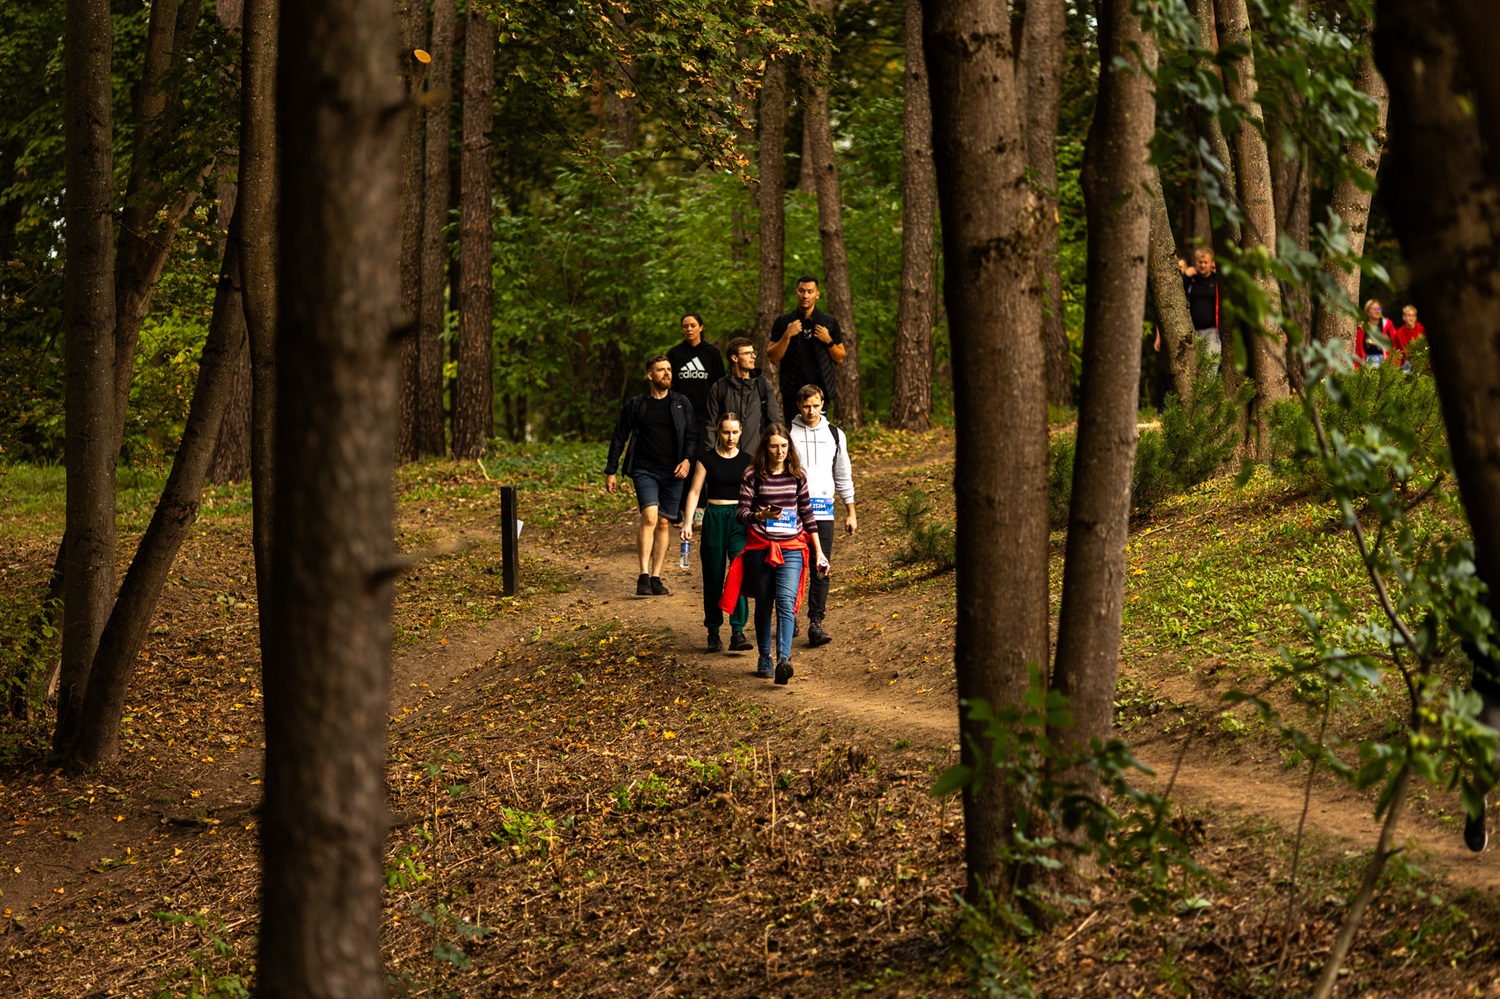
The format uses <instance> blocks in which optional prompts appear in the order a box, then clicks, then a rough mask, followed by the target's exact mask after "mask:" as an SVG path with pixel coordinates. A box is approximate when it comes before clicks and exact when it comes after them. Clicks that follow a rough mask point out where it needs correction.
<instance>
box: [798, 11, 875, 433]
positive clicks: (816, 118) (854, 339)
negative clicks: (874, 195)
mask: <svg viewBox="0 0 1500 999" xmlns="http://www.w3.org/2000/svg"><path fill="white" fill-rule="evenodd" d="M812 4H813V9H814V10H817V11H819V12H820V13H823V14H826V15H828V16H829V17H830V18H831V17H832V16H833V0H812ZM820 70H821V72H819V74H818V80H817V84H816V86H815V87H814V88H813V89H812V91H811V93H810V95H809V103H808V107H807V113H808V115H809V116H810V124H809V126H808V135H809V137H810V138H811V140H812V156H811V163H812V168H813V176H814V178H815V179H816V180H817V184H818V236H819V239H820V242H821V243H822V247H823V284H824V287H825V289H826V291H827V294H828V311H829V312H831V313H832V314H833V315H834V317H835V318H837V319H838V321H839V325H840V326H842V327H843V331H844V352H845V353H844V363H842V364H840V365H838V366H837V368H836V370H835V372H834V375H835V380H836V382H837V385H838V389H837V399H836V401H835V404H834V407H835V410H836V412H837V414H838V417H839V420H840V421H841V422H842V423H843V425H844V426H845V427H848V428H850V429H855V428H858V427H861V426H863V425H864V400H863V398H862V389H861V386H860V379H859V337H858V336H857V335H856V333H855V329H854V289H853V288H851V287H850V286H849V255H848V251H847V249H846V248H845V246H844V202H843V195H842V194H841V193H840V191H839V165H838V160H837V158H836V157H835V155H834V151H833V123H832V122H831V121H829V118H828V88H829V84H828V76H829V66H828V65H827V64H825V65H823V66H822V67H820Z"/></svg>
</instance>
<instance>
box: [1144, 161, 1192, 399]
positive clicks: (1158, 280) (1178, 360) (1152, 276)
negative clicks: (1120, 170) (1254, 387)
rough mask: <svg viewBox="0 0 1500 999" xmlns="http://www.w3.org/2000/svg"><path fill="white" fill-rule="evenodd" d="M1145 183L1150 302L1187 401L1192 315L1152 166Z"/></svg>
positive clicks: (1175, 380) (1175, 378)
mask: <svg viewBox="0 0 1500 999" xmlns="http://www.w3.org/2000/svg"><path fill="white" fill-rule="evenodd" d="M1146 185H1147V188H1148V191H1149V193H1150V196H1151V247H1150V251H1149V256H1148V257H1147V262H1146V273H1147V277H1148V278H1149V283H1150V287H1151V304H1152V305H1153V306H1154V307H1155V308H1156V322H1157V325H1158V326H1159V327H1160V329H1161V340H1162V349H1163V350H1165V351H1166V352H1167V361H1168V364H1169V365H1170V367H1171V369H1172V387H1173V388H1175V389H1176V390H1177V396H1178V398H1179V399H1181V400H1182V401H1183V402H1187V401H1188V400H1189V399H1191V398H1192V397H1193V375H1194V374H1195V373H1196V372H1197V370H1198V343H1197V340H1196V338H1195V337H1194V335H1193V318H1192V316H1191V315H1189V314H1188V304H1187V296H1186V295H1184V294H1183V291H1182V271H1180V270H1179V269H1178V267H1177V241H1176V239H1174V238H1173V236H1172V220H1171V218H1170V217H1169V216H1168V215H1167V198H1166V195H1165V194H1164V193H1163V192H1162V189H1161V175H1160V174H1159V173H1157V171H1156V168H1155V167H1151V168H1150V169H1149V170H1148V171H1147V175H1146Z"/></svg>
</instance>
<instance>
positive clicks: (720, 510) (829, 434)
mask: <svg viewBox="0 0 1500 999" xmlns="http://www.w3.org/2000/svg"><path fill="white" fill-rule="evenodd" d="M818 297H819V288H818V280H817V278H815V277H812V276H810V275H809V276H803V277H801V278H799V279H798V281H797V308H795V309H793V310H792V311H791V312H788V313H786V314H785V315H783V316H778V317H777V319H776V321H775V322H774V323H773V324H772V326H771V331H770V338H769V340H770V342H769V346H768V348H767V351H766V353H767V355H768V356H769V358H770V360H771V361H773V362H775V363H776V364H777V365H778V370H779V376H780V377H779V384H778V388H779V395H780V400H781V401H780V411H779V412H778V409H777V404H776V397H777V395H778V393H777V392H776V391H774V390H773V389H772V386H771V382H770V379H768V378H766V377H765V376H764V375H763V374H762V373H761V369H760V368H759V367H758V366H757V354H756V349H755V344H754V342H753V341H751V340H750V339H749V338H748V337H734V338H732V339H730V340H729V342H728V343H726V344H725V345H724V354H723V357H721V356H720V353H719V350H718V348H716V347H714V346H713V345H712V344H709V343H707V342H705V340H704V338H703V335H704V326H703V318H702V317H701V316H700V315H698V314H697V313H692V312H690V313H688V314H687V315H685V316H683V317H682V342H681V343H679V344H677V345H676V346H674V347H672V348H671V349H670V350H668V351H667V352H666V353H665V354H657V355H655V356H653V357H651V358H649V359H648V360H647V361H646V379H647V382H648V385H649V388H648V391H646V392H644V393H642V394H640V395H637V396H633V397H631V398H630V399H629V400H628V401H626V403H625V405H624V407H623V408H622V409H621V411H620V418H619V420H618V421H617V422H616V424H615V432H614V436H613V438H612V439H611V440H610V445H609V457H608V459H607V461H606V464H605V469H604V474H605V488H606V489H607V490H608V491H609V492H611V493H613V492H615V491H616V490H617V489H618V488H619V480H618V475H617V473H618V472H621V471H623V473H624V474H625V475H626V476H629V478H630V479H631V481H632V482H633V483H634V485H635V496H636V504H637V506H638V507H639V508H640V525H639V535H638V538H637V550H638V554H639V556H640V575H639V576H638V577H637V578H636V589H635V592H636V594H637V595H639V596H652V595H662V594H666V593H667V592H668V589H667V586H666V584H665V583H664V582H662V579H661V571H662V566H663V565H664V564H665V563H666V559H667V552H668V550H669V548H670V545H671V536H670V535H671V529H672V527H673V526H676V527H677V529H678V534H679V537H680V539H681V543H682V550H683V565H684V567H686V565H687V552H688V550H689V547H690V545H691V543H692V541H693V534H694V531H695V529H696V530H697V531H698V532H699V539H698V540H699V545H698V552H699V561H700V563H701V565H702V568H703V626H704V627H705V628H706V629H707V632H708V643H707V645H708V651H709V652H722V651H723V650H724V642H723V640H722V638H721V637H720V630H721V629H722V628H723V625H724V617H725V615H726V614H727V615H728V617H729V649H730V651H732V652H743V651H748V650H750V649H752V648H755V649H757V651H758V652H759V660H758V662H757V666H756V675H757V676H760V677H763V678H766V679H771V678H774V679H775V681H776V683H779V684H785V683H786V682H787V681H789V680H790V679H791V678H792V674H793V667H792V639H793V638H794V637H795V636H796V635H797V634H798V633H799V632H800V627H799V626H798V624H797V617H798V614H799V612H800V610H801V606H802V602H803V596H804V594H805V595H806V598H807V618H808V625H807V644H808V645H809V646H811V647H814V648H816V647H817V646H820V645H826V644H828V643H829V642H831V641H832V640H833V639H832V637H831V636H830V635H829V634H828V631H827V629H826V628H825V627H824V618H825V616H826V614H827V610H828V586H829V560H830V558H831V557H832V554H833V539H834V499H835V497H837V498H838V499H839V500H840V501H841V502H842V503H843V506H844V530H845V531H846V532H847V533H849V534H853V533H854V531H855V530H856V529H857V528H858V526H859V519H858V516H857V514H856V512H855V505H854V476H853V472H852V470H851V467H850V462H849V448H848V441H847V439H846V438H845V436H844V434H843V432H842V431H841V430H839V429H838V428H837V427H835V426H833V424H832V423H830V422H829V420H828V418H827V416H826V415H825V409H826V408H827V407H828V406H829V405H830V404H831V403H832V402H833V401H834V399H835V397H836V394H837V386H836V382H835V378H834V372H835V369H836V367H837V366H838V365H840V364H842V363H843V362H844V345H843V339H844V338H843V332H842V331H841V329H840V328H839V323H838V320H837V319H835V318H834V317H833V316H831V315H829V314H828V313H826V312H821V311H819V310H818V308H817V304H818ZM726 358H727V360H728V362H729V366H728V369H727V370H726V369H725V366H724V360H725V359H726ZM622 457H623V467H622ZM750 600H753V601H754V602H755V638H756V641H755V643H753V644H752V643H751V641H750V640H749V639H748V638H747V637H746V635H745V625H746V624H747V623H749V620H750V607H749V601H750ZM773 613H774V616H775V627H774V628H773V627H772V616H773Z"/></svg>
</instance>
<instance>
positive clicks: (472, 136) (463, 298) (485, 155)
mask: <svg viewBox="0 0 1500 999" xmlns="http://www.w3.org/2000/svg"><path fill="white" fill-rule="evenodd" d="M494 94H495V22H494V21H492V20H490V18H489V15H488V14H485V13H483V12H481V11H479V10H478V9H476V8H475V7H474V6H473V5H472V4H471V5H470V7H469V13H468V28H467V31H466V32H465V42H464V131H463V154H462V165H461V166H460V171H461V179H460V182H459V192H460V193H459V218H460V222H459V240H458V245H459V254H460V256H461V257H462V259H463V266H462V267H461V268H460V269H459V270H460V273H461V274H462V277H463V284H462V288H461V290H460V293H459V311H458V383H457V385H456V386H455V391H454V399H453V457H455V458H477V457H479V455H480V454H482V453H483V452H484V446H485V443H486V442H487V441H488V440H489V439H490V438H491V437H493V436H495V390H494V379H493V375H492V371H491V368H492V363H491V352H492V350H493V346H492V344H493V341H494V287H493V279H494V250H493V245H494V235H493V222H492V218H491V215H492V212H493V204H492V201H491V198H490V150H491V148H492V147H491V144H490V128H491V123H492V121H493V119H494V112H493V108H492V106H491V105H492V102H493V100H494Z"/></svg>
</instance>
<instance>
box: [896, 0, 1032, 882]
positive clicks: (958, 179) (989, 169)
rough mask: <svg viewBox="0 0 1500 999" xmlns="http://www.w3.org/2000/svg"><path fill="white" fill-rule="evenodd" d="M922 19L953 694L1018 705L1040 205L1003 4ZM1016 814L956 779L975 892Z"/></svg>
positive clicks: (955, 6) (1027, 619) (1027, 616)
mask: <svg viewBox="0 0 1500 999" xmlns="http://www.w3.org/2000/svg"><path fill="white" fill-rule="evenodd" d="M923 30H924V34H925V39H926V55H927V67H928V72H929V74H930V78H931V90H932V127H933V158H934V162H935V165H936V167H937V183H938V198H939V205H940V206H941V209H942V233H943V260H944V275H943V284H944V289H943V294H944V300H945V303H946V307H947V312H948V319H949V322H950V324H951V326H952V328H953V329H955V330H961V331H962V333H961V335H958V336H955V337H953V387H954V404H955V410H956V414H955V415H956V416H957V420H958V441H957V447H956V454H955V470H954V491H955V507H956V511H957V515H958V535H959V538H960V542H959V546H958V582H957V587H958V596H957V603H958V610H957V634H956V650H955V655H956V665H957V672H958V696H959V698H960V703H962V702H964V701H971V700H974V699H983V700H985V701H988V702H989V703H991V704H993V705H996V706H1001V705H1013V704H1017V703H1019V701H1020V698H1021V696H1022V695H1023V693H1024V692H1025V691H1026V689H1027V686H1028V679H1027V674H1026V667H1027V665H1028V664H1033V665H1035V666H1037V667H1038V668H1043V669H1044V668H1045V665H1046V662H1047V653H1048V604H1047V406H1046V401H1047V400H1046V389H1045V364H1044V361H1043V356H1042V354H1043V350H1042V339H1041V332H1040V330H1041V317H1042V292H1041V288H1040V286H1039V285H1038V282H1037V266H1036V264H1037V254H1038V253H1039V252H1040V249H1041V243H1040V238H1039V237H1040V228H1041V220H1040V218H1039V215H1040V213H1041V204H1040V202H1039V199H1038V198H1037V196H1036V192H1035V191H1034V190H1033V188H1032V186H1031V184H1030V183H1029V181H1028V180H1027V177H1026V170H1027V164H1026V145H1025V136H1024V134H1023V133H1024V119H1023V112H1022V104H1021V102H1022V100H1023V99H1024V88H1023V87H1022V85H1021V81H1020V80H1018V79H1017V77H1016V72H1015V60H1014V53H1013V51H1012V42H1011V32H1010V23H1009V16H1008V14H1007V10H1006V5H1005V3H1003V2H1001V0H929V2H928V3H925V4H923ZM1002 609H1003V610H1002ZM962 727H963V732H964V735H965V738H964V740H963V743H962V745H963V749H962V757H961V758H962V760H963V761H964V762H965V763H966V764H969V765H971V766H974V767H976V768H977V769H978V768H984V767H985V765H986V763H987V761H986V760H985V759H981V758H977V757H976V755H975V753H974V745H973V743H974V742H976V741H978V740H981V739H982V737H983V727H982V726H980V725H976V724H975V723H973V722H971V721H969V720H967V718H964V719H963V721H962ZM988 750H989V747H987V746H984V747H982V752H983V753H984V754H986V755H987V754H988ZM1014 814H1015V813H1014V802H1013V801H1012V800H1011V798H1010V796H1009V794H1008V793H1007V792H1006V791H1005V789H1004V788H1002V787H1001V786H1000V783H999V782H998V781H995V780H988V781H986V782H985V783H984V784H983V786H982V787H981V788H980V789H979V790H977V791H976V790H975V789H974V788H973V787H970V788H968V789H966V790H965V792H964V827H965V859H966V861H967V865H968V885H969V894H970V897H971V898H972V899H974V900H975V901H983V900H984V899H985V897H986V896H987V895H988V894H990V893H995V894H998V895H1001V896H1003V895H1004V894H1005V893H1006V892H1007V891H1008V887H1009V880H1010V877H1011V876H1012V874H1013V873H1014V872H1012V871H1010V870H1008V869H1007V866H1006V865H1005V864H1004V863H1003V862H1002V861H1001V860H1000V858H999V856H998V855H997V853H996V850H997V848H998V847H1000V846H1001V845H1002V844H1004V843H1006V842H1007V841H1008V840H1009V838H1010V835H1011V827H1012V823H1013V820H1014Z"/></svg>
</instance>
